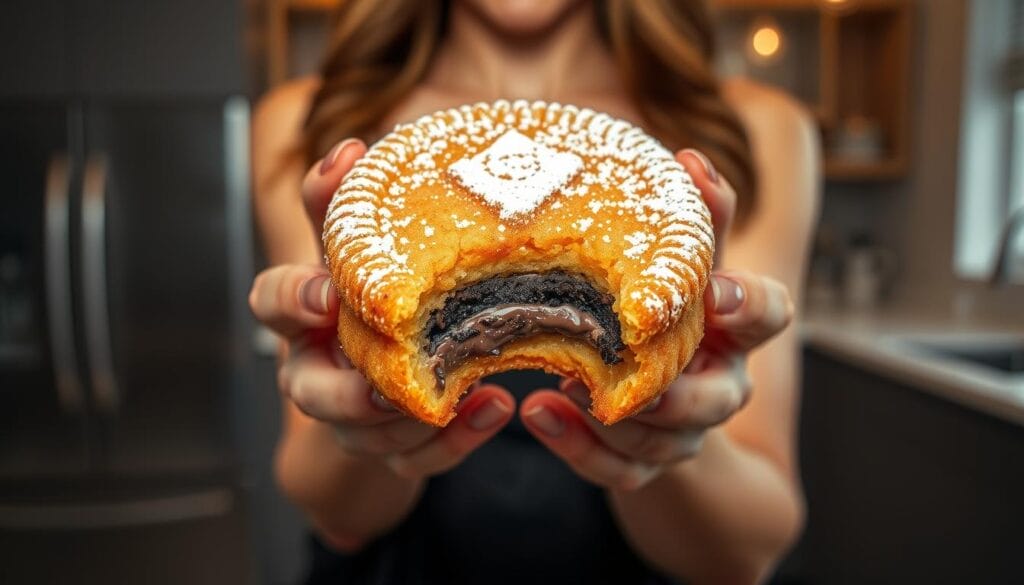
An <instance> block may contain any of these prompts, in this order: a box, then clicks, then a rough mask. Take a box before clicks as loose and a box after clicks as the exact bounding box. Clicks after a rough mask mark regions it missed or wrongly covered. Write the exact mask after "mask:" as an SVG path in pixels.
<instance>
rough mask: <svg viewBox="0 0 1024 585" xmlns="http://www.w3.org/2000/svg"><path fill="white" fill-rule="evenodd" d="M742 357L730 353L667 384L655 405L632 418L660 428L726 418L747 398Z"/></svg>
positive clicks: (689, 426)
mask: <svg viewBox="0 0 1024 585" xmlns="http://www.w3.org/2000/svg"><path fill="white" fill-rule="evenodd" d="M750 393H751V384H750V380H749V378H748V376H747V374H746V368H745V365H744V360H743V359H742V358H740V357H734V358H731V359H729V360H721V361H719V362H718V363H715V364H713V365H710V366H709V367H707V368H706V369H704V370H703V371H702V372H700V373H696V374H687V373H684V374H682V375H680V376H679V377H678V378H676V379H675V380H673V381H672V383H671V384H669V387H668V389H667V390H665V393H664V394H662V395H661V401H660V402H659V403H658V406H657V408H655V409H653V410H651V411H648V412H643V413H640V414H638V415H636V416H635V417H634V419H633V420H635V421H637V422H642V423H645V424H648V425H651V426H654V427H659V428H663V429H707V428H709V427H713V426H715V425H719V424H722V423H724V422H725V421H727V420H729V418H730V417H732V415H734V414H736V412H737V411H739V410H740V409H741V408H742V407H743V405H744V404H746V403H747V401H748V400H749V399H750Z"/></svg>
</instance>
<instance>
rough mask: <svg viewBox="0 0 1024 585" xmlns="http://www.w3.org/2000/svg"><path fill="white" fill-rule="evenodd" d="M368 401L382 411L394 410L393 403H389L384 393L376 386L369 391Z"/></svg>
mask: <svg viewBox="0 0 1024 585" xmlns="http://www.w3.org/2000/svg"><path fill="white" fill-rule="evenodd" d="M370 402H372V403H373V405H374V406H376V407H377V408H379V409H381V410H383V411H384V412H394V411H395V410H396V409H395V405H394V404H391V402H389V401H388V399H387V398H384V395H383V394H381V393H380V391H379V390H377V389H376V388H374V389H373V390H372V391H371V392H370Z"/></svg>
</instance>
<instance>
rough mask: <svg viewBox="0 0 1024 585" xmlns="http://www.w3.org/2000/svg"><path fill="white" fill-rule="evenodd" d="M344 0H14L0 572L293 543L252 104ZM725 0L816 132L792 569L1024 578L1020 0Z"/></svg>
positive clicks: (294, 550) (237, 571)
mask: <svg viewBox="0 0 1024 585" xmlns="http://www.w3.org/2000/svg"><path fill="white" fill-rule="evenodd" d="M335 1H336V0H235V1H231V0H218V1H209V0H146V1H145V2H139V1H130V0H7V1H6V2H5V3H4V4H3V8H2V13H3V16H2V18H0V43H2V47H3V50H2V51H0V137H2V140H0V172H2V181H3V182H2V185H3V187H2V195H0V582H2V583H64V582H68V581H72V580H73V581H74V582H79V583H157V584H162V583H195V584H204V583H253V584H274V585H276V584H284V583H294V582H296V579H297V578H298V576H299V575H301V574H302V572H303V569H304V565H305V562H306V559H305V558H304V552H303V551H304V547H303V539H304V538H305V536H304V535H305V528H304V524H303V521H302V519H301V518H300V517H299V515H298V514H297V512H296V511H295V510H294V509H293V508H291V507H290V506H289V505H288V504H287V503H286V502H285V501H284V500H283V498H282V497H281V496H280V495H279V494H278V493H277V491H276V489H275V486H274V484H273V479H272V475H271V469H270V465H271V454H272V449H273V445H274V442H275V440H276V437H277V434H278V428H279V403H278V394H277V391H276V389H275V375H274V370H275V366H274V357H273V350H274V346H273V343H274V341H273V339H272V337H271V336H269V334H267V333H265V332H263V331H262V330H260V329H258V328H257V327H256V326H255V324H254V323H253V321H252V319H251V317H250V316H249V312H248V308H247V306H246V302H245V299H246V295H247V292H248V289H249V286H250V284H251V281H252V277H253V275H254V274H255V272H256V271H257V270H258V269H259V268H260V267H261V266H262V265H263V263H262V261H261V259H260V257H259V252H258V246H257V245H256V242H255V238H254V233H253V227H252V221H251V215H250V201H249V197H250V192H249V187H250V185H249V181H250V177H249V166H248V156H249V155H248V152H249V137H248V132H249V119H250V112H251V109H252V104H253V103H254V102H255V100H256V99H258V97H259V96H260V95H262V94H263V93H264V92H265V91H266V90H267V89H268V88H269V87H271V86H273V85H274V84H276V83H280V82H282V81H285V80H287V79H290V78H292V77H295V76H299V75H304V74H308V73H310V72H312V71H315V69H316V66H317V63H318V60H319V56H320V53H321V51H322V48H323V44H324V41H325V38H326V34H327V31H328V26H329V14H330V11H331V10H332V8H333V5H334V3H335ZM712 4H713V5H714V7H715V9H716V19H717V23H718V24H717V26H718V30H719V33H720V37H719V38H720V56H719V57H720V58H719V63H718V66H719V68H720V70H721V71H722V73H723V74H725V75H744V76H749V77H753V78H756V79H758V80H761V81H763V82H766V83H770V84H773V85H776V86H778V87H782V88H784V89H785V90H787V91H789V92H790V93H792V94H793V95H794V96H796V97H797V98H799V99H800V100H801V101H802V102H804V103H805V104H806V106H807V107H808V108H809V109H810V111H812V112H813V113H814V115H815V117H816V119H817V121H818V123H819V126H820V128H821V133H822V141H823V142H822V143H823V145H824V153H825V160H824V169H823V171H824V173H823V175H824V181H825V182H824V187H823V193H824V195H823V210H822V216H821V223H820V226H819V228H818V232H817V236H816V242H815V246H814V260H813V264H812V269H811V271H810V274H809V275H808V281H807V294H806V299H807V302H806V307H805V315H806V318H805V320H804V322H803V323H802V325H801V326H802V327H803V334H804V339H805V363H804V368H805V372H804V386H805V389H804V400H803V407H802V410H803V412H802V423H801V450H802V453H801V460H802V468H803V475H804V483H805V486H806V490H807V497H808V502H809V507H810V508H809V509H810V515H809V522H808V525H807V530H806V533H805V535H804V538H803V539H802V541H801V543H800V545H799V546H798V547H797V548H796V550H794V551H793V553H792V554H791V555H790V557H789V558H788V559H787V560H786V561H785V563H784V564H783V566H782V567H781V568H780V570H779V574H778V575H777V577H776V582H777V583H808V584H809V583H869V582H870V583H917V582H928V583H1022V582H1024V563H1022V562H1021V561H1020V553H1021V551H1024V531H1022V530H1020V528H1019V523H1020V521H1021V520H1022V519H1024V498H1022V497H1021V494H1024V464H1022V462H1024V295H1022V290H1024V288H1022V286H1021V284H1022V283H1024V0H916V1H915V0H717V1H715V2H712ZM567 537H572V536H571V535H567Z"/></svg>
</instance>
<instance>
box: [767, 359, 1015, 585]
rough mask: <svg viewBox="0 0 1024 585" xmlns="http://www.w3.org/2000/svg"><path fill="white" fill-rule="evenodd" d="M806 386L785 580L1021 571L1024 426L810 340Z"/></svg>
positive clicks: (974, 578)
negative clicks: (803, 502) (796, 530)
mask: <svg viewBox="0 0 1024 585" xmlns="http://www.w3.org/2000/svg"><path fill="white" fill-rule="evenodd" d="M804 388H805V390H804V394H803V407H802V421H801V439H800V442H801V463H802V473H803V477H804V484H805V488H806V493H807V502H808V510H809V517H808V523H807V529H806V532H805V534H804V537H803V539H802V542H801V544H800V546H799V547H798V549H797V550H796V551H795V553H794V555H793V558H792V559H791V561H792V563H791V564H793V565H794V567H790V570H789V571H788V573H792V574H794V575H799V578H795V577H793V578H790V579H789V581H787V582H800V583H838V584H842V583H851V584H853V583H858V584H860V583H929V584H943V583H950V584H954V583H955V584H961V583H1024V564H1022V563H1021V562H1020V551H1021V550H1024V532H1022V531H1021V529H1020V526H1019V523H1020V520H1021V519H1022V518H1024V498H1021V494H1024V466H1021V465H1020V462H1021V461H1024V429H1022V428H1020V427H1019V426H1017V425H1013V424H1010V423H1007V422H1004V421H1002V420H998V419H995V418H992V417H990V416H988V415H985V414H981V413H978V412H975V411H972V410H970V409H967V408H965V407H962V406H960V405H957V404H953V403H950V402H948V401H946V400H943V399H941V398H938V397H935V396H933V395H931V394H928V393H927V392H924V391H922V390H921V389H918V388H914V387H911V386H908V385H906V384H902V383H899V382H896V381H893V380H890V379H887V378H885V377H883V376H880V375H877V374H874V373H870V372H867V371H864V370H862V369H860V368H858V367H855V366H852V365H850V364H847V363H845V362H843V361H841V360H839V359H835V358H834V357H830V356H829V355H826V354H824V353H821V352H818V351H815V350H813V349H812V350H808V351H807V352H806V354H805V382H804ZM795 567H799V568H798V569H795Z"/></svg>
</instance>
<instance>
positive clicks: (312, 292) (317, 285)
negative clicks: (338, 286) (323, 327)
mask: <svg viewBox="0 0 1024 585" xmlns="http://www.w3.org/2000/svg"><path fill="white" fill-rule="evenodd" d="M330 294H331V277H329V276H327V275H326V274H322V275H320V276H314V277H313V278H310V279H309V280H307V281H306V282H305V283H304V284H303V285H302V291H301V293H300V294H299V298H300V299H302V306H303V307H305V308H306V310H308V311H311V312H313V313H316V314H318V315H323V314H325V313H327V301H328V298H329V296H328V295H330Z"/></svg>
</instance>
